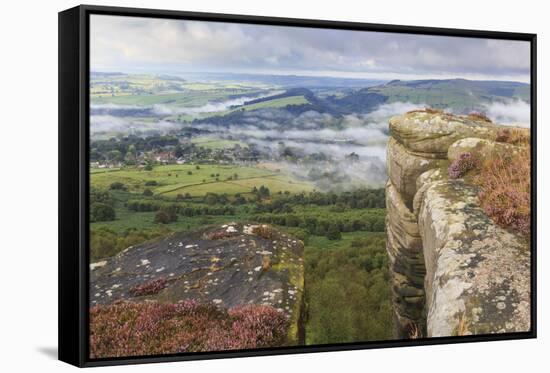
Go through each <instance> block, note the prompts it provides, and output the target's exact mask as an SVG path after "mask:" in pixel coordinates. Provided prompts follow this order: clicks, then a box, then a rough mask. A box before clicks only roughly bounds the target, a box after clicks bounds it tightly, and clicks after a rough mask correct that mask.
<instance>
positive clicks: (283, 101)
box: [235, 96, 309, 110]
mask: <svg viewBox="0 0 550 373" xmlns="http://www.w3.org/2000/svg"><path fill="white" fill-rule="evenodd" d="M308 102H309V101H308V100H307V99H306V98H305V97H304V96H289V97H283V98H275V99H273V100H267V101H262V102H258V103H256V104H251V105H245V106H243V107H242V108H243V109H244V110H256V109H263V108H279V107H285V106H288V105H302V104H307V103H308ZM235 110H239V109H235Z"/></svg>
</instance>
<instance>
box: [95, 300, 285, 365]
mask: <svg viewBox="0 0 550 373" xmlns="http://www.w3.org/2000/svg"><path fill="white" fill-rule="evenodd" d="M287 330H288V321H287V318H286V317H285V315H284V314H283V313H281V312H278V311H277V310H275V309H274V308H272V307H268V306H258V305H246V306H238V307H235V308H232V309H230V310H225V309H223V308H220V307H217V306H215V305H214V304H212V303H206V304H201V303H198V302H197V301H195V300H185V301H181V302H179V303H156V302H153V303H135V302H129V301H118V302H115V303H113V304H110V305H97V306H94V307H92V308H91V309H90V357H92V358H104V357H120V356H139V355H157V354H171V353H180V352H198V351H219V350H235V349H245V348H246V349H248V348H262V347H277V346H282V345H283V344H284V343H285V341H286V334H287Z"/></svg>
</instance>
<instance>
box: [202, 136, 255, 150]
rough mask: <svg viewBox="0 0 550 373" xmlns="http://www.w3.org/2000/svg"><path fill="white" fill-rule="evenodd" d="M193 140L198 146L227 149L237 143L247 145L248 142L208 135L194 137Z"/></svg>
mask: <svg viewBox="0 0 550 373" xmlns="http://www.w3.org/2000/svg"><path fill="white" fill-rule="evenodd" d="M191 142H192V143H193V144H195V145H197V146H202V147H204V148H207V149H225V148H232V147H233V146H235V145H240V146H242V147H245V146H246V144H245V143H243V142H241V141H235V140H227V139H217V138H212V137H208V136H197V137H193V139H192V140H191Z"/></svg>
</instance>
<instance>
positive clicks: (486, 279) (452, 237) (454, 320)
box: [386, 111, 531, 338]
mask: <svg viewBox="0 0 550 373" xmlns="http://www.w3.org/2000/svg"><path fill="white" fill-rule="evenodd" d="M499 128H501V126H498V125H495V124H492V123H489V122H485V121H479V120H475V119H472V118H469V117H459V116H453V115H449V114H445V113H429V112H424V111H420V112H411V113H407V114H405V115H402V116H398V117H394V118H392V119H391V120H390V133H391V138H390V141H389V142H388V149H387V154H388V157H387V163H388V165H387V167H388V174H389V181H388V184H387V186H386V206H387V213H388V215H387V218H386V230H387V245H386V246H387V251H388V255H389V257H390V272H391V275H392V297H393V305H394V314H395V320H396V329H397V330H396V336H397V337H399V338H410V337H418V336H427V337H440V336H452V335H472V334H491V333H504V332H521V331H528V330H529V329H530V326H531V323H530V314H531V309H530V307H531V305H530V291H531V289H530V273H531V271H530V248H529V243H528V242H527V241H526V240H525V239H523V238H522V237H520V236H518V235H515V234H513V233H511V232H509V231H507V230H505V229H503V228H500V227H498V226H497V225H496V224H494V223H493V221H492V220H491V219H490V218H489V217H487V215H486V214H485V213H484V212H483V210H482V209H481V207H480V205H479V200H478V198H477V194H478V189H477V188H476V187H475V186H473V185H469V184H467V183H466V182H465V181H464V180H462V179H456V180H450V179H449V178H448V177H447V167H448V165H449V162H450V161H452V160H454V159H456V158H457V157H458V156H459V155H460V154H461V153H463V152H471V153H472V154H474V155H476V156H479V157H486V156H489V155H491V154H494V153H495V152H509V151H514V147H513V146H510V145H505V144H500V143H495V142H494V139H495V137H496V133H497V131H498V129H499Z"/></svg>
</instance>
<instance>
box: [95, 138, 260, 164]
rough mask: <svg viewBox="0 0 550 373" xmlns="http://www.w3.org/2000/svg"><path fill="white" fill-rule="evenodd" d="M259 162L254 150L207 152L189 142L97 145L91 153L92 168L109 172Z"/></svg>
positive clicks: (247, 147)
mask: <svg viewBox="0 0 550 373" xmlns="http://www.w3.org/2000/svg"><path fill="white" fill-rule="evenodd" d="M140 145H141V146H140ZM260 158H261V153H260V151H258V150H257V149H255V147H254V146H250V147H249V146H241V145H239V144H235V145H233V146H232V147H226V148H223V149H218V148H208V147H203V146H200V145H197V144H194V143H193V142H191V141H190V140H189V139H178V140H177V143H176V144H164V145H163V144H158V145H151V146H143V144H139V142H138V144H132V141H131V140H129V138H125V139H123V140H115V139H110V140H106V141H96V142H94V143H93V144H92V145H91V151H90V167H91V168H96V169H110V168H121V167H124V166H137V167H139V168H147V167H151V166H152V165H169V164H178V165H182V164H189V163H203V164H204V163H211V164H235V163H241V164H243V163H245V164H246V163H256V162H258V161H259V160H260Z"/></svg>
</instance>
